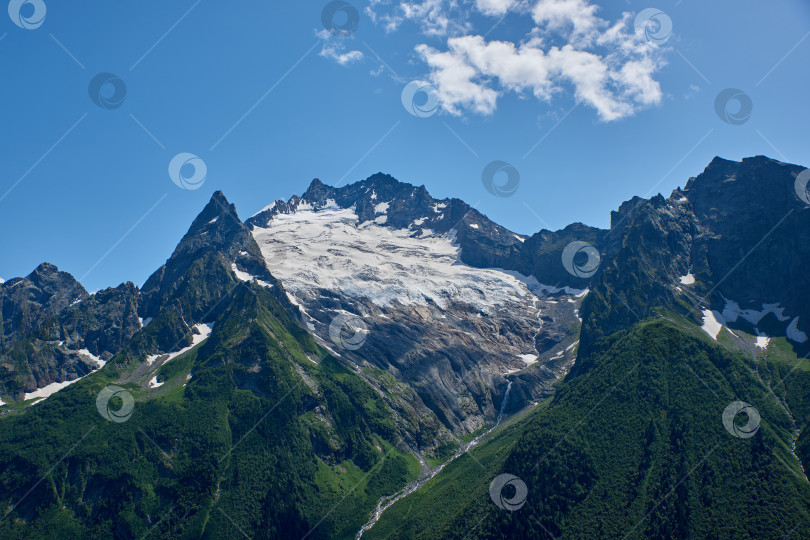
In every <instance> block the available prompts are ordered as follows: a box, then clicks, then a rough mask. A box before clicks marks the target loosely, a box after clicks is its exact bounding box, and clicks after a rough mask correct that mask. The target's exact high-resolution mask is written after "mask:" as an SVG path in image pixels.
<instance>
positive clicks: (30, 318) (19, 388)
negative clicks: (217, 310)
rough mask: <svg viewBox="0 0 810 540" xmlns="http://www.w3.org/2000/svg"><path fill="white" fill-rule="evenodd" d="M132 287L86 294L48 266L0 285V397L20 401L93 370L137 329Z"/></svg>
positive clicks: (62, 273) (135, 292) (138, 325)
mask: <svg viewBox="0 0 810 540" xmlns="http://www.w3.org/2000/svg"><path fill="white" fill-rule="evenodd" d="M138 296H139V292H138V288H137V287H136V286H135V285H133V284H132V283H126V284H123V285H121V286H119V287H117V288H114V289H105V290H103V291H99V292H98V293H96V294H93V295H90V294H88V293H87V291H86V290H85V289H84V287H82V286H81V284H79V282H78V281H76V280H75V279H74V278H73V276H71V275H70V274H68V273H67V272H61V271H59V269H58V268H57V267H56V266H54V265H52V264H49V263H44V264H41V265H40V266H38V267H37V268H36V269H35V270H34V271H33V272H32V273H31V274H29V275H28V276H26V277H24V278H14V279H10V280H8V281H6V282H5V283H3V284H0V306H2V311H1V313H2V315H1V316H2V320H1V321H0V323H1V324H0V328H2V334H1V335H0V337H2V342H1V343H0V365H2V371H1V372H0V395H2V396H3V397H4V398H6V399H7V400H8V399H15V400H20V399H23V397H24V394H25V393H29V392H33V391H35V390H37V389H38V388H43V387H45V386H48V385H49V384H52V383H62V382H66V381H72V380H75V379H77V378H79V377H82V376H84V375H86V374H88V373H90V372H92V371H94V370H96V369H98V368H99V367H100V366H101V365H103V363H104V362H105V361H106V360H108V359H110V358H112V356H113V355H114V354H115V353H116V352H118V350H120V349H121V347H123V345H124V344H125V343H126V342H128V341H129V340H130V338H132V336H133V335H134V334H135V333H136V332H137V331H138V330H139V329H140V328H141V323H140V320H139V319H138V316H137V306H138Z"/></svg>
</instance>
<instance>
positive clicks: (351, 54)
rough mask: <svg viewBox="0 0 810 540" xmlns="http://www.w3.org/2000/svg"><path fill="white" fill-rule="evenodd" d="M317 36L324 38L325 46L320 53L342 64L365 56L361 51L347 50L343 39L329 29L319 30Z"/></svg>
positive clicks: (357, 60)
mask: <svg viewBox="0 0 810 540" xmlns="http://www.w3.org/2000/svg"><path fill="white" fill-rule="evenodd" d="M317 36H318V37H319V38H320V39H322V40H323V47H322V48H321V52H319V53H318V54H319V55H320V56H322V57H324V58H328V59H330V60H334V61H335V62H337V63H338V64H340V65H341V66H345V65H347V64H351V63H353V62H359V61H360V60H362V59H363V58H364V56H363V53H362V52H361V51H346V52H344V51H345V49H346V47H345V45H344V44H343V39H342V38H340V37H336V36H334V35H333V34H332V33H331V32H329V31H327V30H321V31H320V32H317Z"/></svg>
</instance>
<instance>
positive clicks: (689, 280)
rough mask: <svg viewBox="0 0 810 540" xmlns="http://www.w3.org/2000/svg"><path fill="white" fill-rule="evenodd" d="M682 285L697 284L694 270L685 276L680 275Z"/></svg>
mask: <svg viewBox="0 0 810 540" xmlns="http://www.w3.org/2000/svg"><path fill="white" fill-rule="evenodd" d="M680 280H681V285H694V284H695V276H693V275H692V272H689V273H688V274H686V275H685V276H681V277H680Z"/></svg>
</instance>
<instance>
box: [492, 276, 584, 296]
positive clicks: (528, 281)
mask: <svg viewBox="0 0 810 540" xmlns="http://www.w3.org/2000/svg"><path fill="white" fill-rule="evenodd" d="M499 270H500V271H501V272H503V273H505V274H509V275H510V276H512V277H514V278H516V279H518V280H519V281H520V282H521V283H523V284H524V285H526V287H527V288H528V289H529V290H530V291H532V292H533V293H534V294H536V295H537V296H545V295H547V294H557V293H560V292H562V293H565V294H569V295H571V296H575V297H577V298H582V297H584V296H585V295H586V294H588V292H589V290H588V289H574V288H572V287H568V286H565V287H562V288H560V287H555V286H554V285H546V284H545V283H540V282H539V281H537V278H536V277H534V276H524V275H523V274H521V273H520V272H515V271H514V270H503V269H499Z"/></svg>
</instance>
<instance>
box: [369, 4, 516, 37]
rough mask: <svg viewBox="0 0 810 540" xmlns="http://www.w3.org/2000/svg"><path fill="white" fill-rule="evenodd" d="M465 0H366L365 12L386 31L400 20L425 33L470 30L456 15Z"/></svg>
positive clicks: (392, 29)
mask: <svg viewBox="0 0 810 540" xmlns="http://www.w3.org/2000/svg"><path fill="white" fill-rule="evenodd" d="M480 1H482V2H484V3H495V4H502V3H504V2H505V0H480ZM465 4H466V2H464V1H461V0H412V1H408V0H370V2H369V5H368V7H366V14H367V15H368V16H369V17H370V18H371V20H372V21H373V22H374V23H380V24H382V25H383V27H384V28H385V30H386V31H387V32H393V31H395V30H398V29H399V27H400V26H401V25H402V24H403V23H404V22H412V23H415V24H416V25H418V26H419V28H420V30H421V31H422V33H423V34H425V35H427V36H446V35H452V34H457V33H459V32H465V31H469V30H470V24H469V22H467V21H466V20H465V17H463V16H459V13H460V12H462V11H464V8H465Z"/></svg>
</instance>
